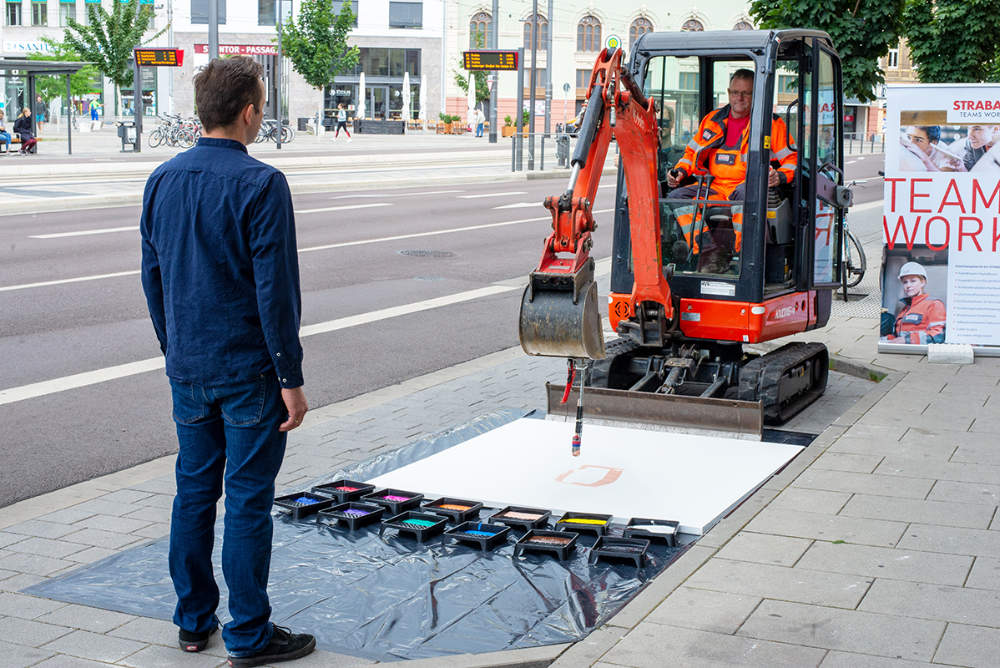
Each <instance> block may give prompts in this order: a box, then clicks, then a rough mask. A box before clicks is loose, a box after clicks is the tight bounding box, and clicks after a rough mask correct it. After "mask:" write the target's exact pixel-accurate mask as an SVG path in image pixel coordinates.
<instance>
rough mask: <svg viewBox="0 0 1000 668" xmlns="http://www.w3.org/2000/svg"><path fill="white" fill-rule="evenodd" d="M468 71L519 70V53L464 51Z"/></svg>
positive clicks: (463, 56) (463, 57) (464, 60)
mask: <svg viewBox="0 0 1000 668" xmlns="http://www.w3.org/2000/svg"><path fill="white" fill-rule="evenodd" d="M462 60H463V62H464V66H465V69H467V70H511V71H516V70H517V51H463V52H462Z"/></svg>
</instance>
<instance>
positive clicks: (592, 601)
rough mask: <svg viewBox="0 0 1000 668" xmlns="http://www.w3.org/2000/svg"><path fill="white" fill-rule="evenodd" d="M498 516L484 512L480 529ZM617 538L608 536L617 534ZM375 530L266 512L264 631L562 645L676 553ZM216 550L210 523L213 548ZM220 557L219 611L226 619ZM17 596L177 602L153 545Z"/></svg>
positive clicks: (442, 643) (379, 468)
mask: <svg viewBox="0 0 1000 668" xmlns="http://www.w3.org/2000/svg"><path fill="white" fill-rule="evenodd" d="M520 417H523V413H522V412H517V411H498V412H496V413H493V414H490V415H487V416H484V417H482V418H479V419H477V420H474V421H472V422H471V423H469V424H467V425H464V426H463V427H461V428H457V429H452V430H449V431H447V432H444V433H442V434H440V435H438V436H435V437H433V438H429V439H426V440H423V441H420V442H417V443H414V444H412V445H410V446H406V447H404V448H402V449H400V450H397V451H395V452H393V453H390V454H387V455H383V456H379V457H376V458H374V459H372V460H369V461H367V462H364V463H362V464H359V465H357V466H355V467H352V468H350V469H344V470H341V471H337V472H333V473H331V474H330V475H326V476H323V477H322V478H320V479H318V480H317V481H315V483H314V484H319V483H322V482H328V481H331V480H334V479H336V478H340V477H346V478H350V479H354V480H365V479H369V478H372V477H374V476H377V475H381V474H382V473H385V472H388V471H391V470H394V469H396V468H398V467H399V466H403V465H406V464H409V463H410V462H413V461H416V460H418V459H421V458H423V457H426V456H428V455H430V454H433V453H435V452H439V451H441V450H443V449H445V448H447V447H451V446H452V445H456V444H457V443H460V442H462V441H465V440H468V439H469V438H472V437H473V436H475V435H476V434H479V433H483V432H486V431H489V430H490V429H494V428H496V427H498V426H500V425H502V424H506V423H508V422H510V421H512V420H515V419H517V418H520ZM289 491H295V490H289ZM412 491H414V492H421V491H422V490H412ZM511 502H512V503H516V499H514V500H511ZM496 510H497V509H484V510H483V511H482V515H481V518H482V520H483V521H485V520H486V519H487V517H488V516H489V515H490V514H491V513H492V512H495V511H496ZM449 526H450V525H449ZM621 528H622V527H616V528H612V530H611V532H610V533H611V534H612V535H620V533H621ZM379 529H380V528H379V525H377V524H376V525H372V526H369V527H365V528H364V529H360V530H358V531H355V532H350V531H348V530H347V529H341V528H335V527H328V526H326V525H324V524H319V523H317V522H316V521H315V519H314V517H307V518H305V519H302V520H298V521H294V520H291V519H290V518H289V517H288V516H286V515H279V514H277V513H276V515H275V521H274V549H273V553H272V557H271V578H270V584H269V588H268V591H269V593H270V597H271V606H272V608H273V613H272V620H273V621H274V622H275V623H278V624H282V625H287V626H290V627H292V628H293V629H294V630H295V631H299V632H303V631H304V632H309V633H313V634H315V635H316V639H317V645H318V646H319V647H320V648H321V649H325V650H328V651H332V652H339V653H343V654H352V655H355V656H361V657H365V658H369V659H375V660H381V661H385V660H396V659H403V658H405V659H418V658H426V657H433V656H441V655H447V654H458V653H470V652H471V653H482V652H492V651H498V650H504V649H516V648H524V647H535V646H539V645H548V644H554V643H564V642H574V641H577V640H580V639H582V638H584V637H585V636H586V635H587V634H588V633H590V632H591V631H592V630H593V629H594V628H596V627H597V626H599V625H600V624H602V623H604V622H605V621H606V620H607V619H608V618H610V617H611V616H612V615H614V614H615V612H617V611H618V610H619V609H621V607H622V606H624V605H625V603H627V602H628V601H629V600H630V599H631V598H632V597H634V596H635V595H636V594H637V593H638V592H639V591H640V590H641V589H642V587H643V586H644V585H645V584H646V583H647V582H648V581H649V580H650V579H652V578H653V577H654V576H655V575H656V574H657V573H659V572H660V571H662V570H663V569H664V568H666V566H667V565H668V564H669V563H670V562H671V561H672V560H673V559H674V558H676V557H677V556H678V555H679V554H680V552H681V551H682V550H683V548H668V547H666V546H665V545H663V544H662V543H653V546H652V547H651V549H650V550H649V552H647V557H648V558H647V560H646V561H645V563H644V564H643V566H642V568H639V569H637V568H636V567H635V566H634V565H631V564H629V563H627V562H609V561H603V560H602V561H593V560H591V554H590V549H589V547H590V546H591V545H593V544H594V542H595V540H596V538H595V537H594V536H590V535H587V534H584V535H582V536H581V537H580V540H579V541H578V543H577V544H578V547H577V549H576V550H575V552H574V555H573V557H572V558H571V559H569V560H566V561H558V560H556V559H554V558H553V557H552V556H550V555H547V554H543V553H539V554H535V553H525V555H524V556H522V557H519V558H517V559H515V558H514V557H513V548H514V541H515V540H516V539H517V538H518V537H519V536H520V535H522V534H521V533H520V532H516V531H512V532H511V535H510V536H509V537H508V541H507V543H506V544H504V545H502V546H500V547H498V548H497V549H495V550H493V551H490V552H483V551H480V550H478V549H476V548H474V547H469V546H466V545H462V544H459V543H456V542H454V541H453V540H452V539H450V538H447V537H446V536H437V537H434V538H431V539H428V540H427V541H426V542H424V543H418V542H417V541H416V540H414V539H412V538H408V537H404V536H400V535H398V534H397V533H396V532H395V531H394V530H392V529H385V530H384V532H383V533H381V534H380V531H379ZM221 541H222V523H221V520H220V521H219V523H218V524H217V525H216V545H217V546H218V545H221ZM219 552H220V550H218V549H217V550H216V555H215V556H216V569H215V570H216V580H217V581H218V582H219V584H220V588H221V589H222V601H221V603H220V605H219V610H218V614H219V617H220V619H221V620H222V621H223V622H225V621H227V620H228V612H227V606H226V589H225V582H224V580H223V578H222V572H221V567H220V566H219V564H218V555H219ZM26 591H27V593H30V594H33V595H36V596H44V597H47V598H53V599H56V600H61V601H66V602H69V603H80V604H83V605H88V606H94V607H99V608H105V609H108V610H116V611H119V612H125V613H130V614H136V615H143V616H146V617H154V618H159V619H165V620H170V619H171V617H172V615H173V609H174V605H175V602H176V598H175V596H174V591H173V586H172V585H171V583H170V578H169V576H168V574H167V540H166V539H165V538H164V539H160V540H157V541H154V542H152V543H149V544H147V545H144V546H140V547H136V548H133V549H131V550H127V551H125V552H122V553H120V554H118V555H115V556H113V557H109V558H108V559H105V560H103V561H101V562H98V563H95V564H92V565H90V566H85V567H83V568H81V569H79V570H77V571H74V572H72V573H70V574H68V575H66V576H64V577H62V578H59V579H54V580H50V581H47V582H45V583H42V584H39V585H36V586H34V587H31V588H29V589H28V590H26Z"/></svg>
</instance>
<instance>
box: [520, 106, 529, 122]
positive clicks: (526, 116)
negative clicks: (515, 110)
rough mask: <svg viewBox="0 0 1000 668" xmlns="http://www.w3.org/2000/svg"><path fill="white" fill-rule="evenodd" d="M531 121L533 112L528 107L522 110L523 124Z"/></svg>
mask: <svg viewBox="0 0 1000 668" xmlns="http://www.w3.org/2000/svg"><path fill="white" fill-rule="evenodd" d="M530 122H531V112H530V111H528V110H527V109H522V110H521V125H527V124H528V123H530Z"/></svg>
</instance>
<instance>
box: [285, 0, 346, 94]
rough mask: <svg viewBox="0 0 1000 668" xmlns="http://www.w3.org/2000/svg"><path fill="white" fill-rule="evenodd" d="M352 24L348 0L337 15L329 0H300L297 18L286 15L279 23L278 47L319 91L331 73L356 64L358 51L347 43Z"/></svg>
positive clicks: (344, 70) (338, 72) (337, 72)
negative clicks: (279, 36) (285, 19)
mask: <svg viewBox="0 0 1000 668" xmlns="http://www.w3.org/2000/svg"><path fill="white" fill-rule="evenodd" d="M353 25H354V12H352V11H351V3H349V2H345V3H344V4H343V7H342V8H341V10H340V14H334V13H333V1H332V0H302V4H301V5H300V6H299V15H298V18H296V19H294V20H293V19H291V18H289V19H288V22H287V23H285V24H284V25H283V26H282V35H281V48H282V49H283V50H284V53H285V55H287V56H288V58H289V59H290V60H291V61H292V65H293V66H294V67H295V71H296V72H298V73H299V74H301V75H302V78H303V79H305V80H306V82H307V83H308V84H309V85H310V86H312V87H313V88H317V89H319V90H322V89H323V87H324V86H326V85H328V84H329V83H330V82H331V81H333V78H334V77H335V76H337V75H338V74H340V73H341V72H346V71H347V70H349V69H352V68H354V66H355V65H357V64H358V56H359V55H360V53H361V52H360V51H359V49H358V47H356V46H349V45H348V44H347V35H348V34H349V33H350V32H351V29H352V27H353ZM362 94H364V93H363V91H362Z"/></svg>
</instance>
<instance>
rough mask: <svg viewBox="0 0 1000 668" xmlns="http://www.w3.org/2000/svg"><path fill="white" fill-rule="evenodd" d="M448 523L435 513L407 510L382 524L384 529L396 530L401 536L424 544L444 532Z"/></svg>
mask: <svg viewBox="0 0 1000 668" xmlns="http://www.w3.org/2000/svg"><path fill="white" fill-rule="evenodd" d="M447 521H448V520H446V519H445V518H443V517H441V516H440V515H435V514H434V513H420V512H417V511H415V510H407V511H404V512H402V513H400V514H398V515H396V516H395V517H390V518H389V519H387V520H385V521H384V522H382V529H386V528H389V529H395V530H396V531H398V532H399V533H400V534H409V535H411V536H413V537H414V538H416V539H417V540H418V541H420V542H421V543H422V542H424V541H425V540H427V539H428V538H433V537H434V536H436V535H438V534H439V533H441V532H442V531H444V526H445V523H446V522H447ZM380 532H381V530H380Z"/></svg>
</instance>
